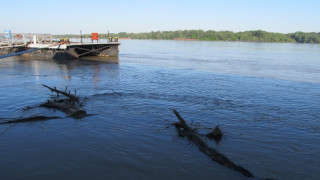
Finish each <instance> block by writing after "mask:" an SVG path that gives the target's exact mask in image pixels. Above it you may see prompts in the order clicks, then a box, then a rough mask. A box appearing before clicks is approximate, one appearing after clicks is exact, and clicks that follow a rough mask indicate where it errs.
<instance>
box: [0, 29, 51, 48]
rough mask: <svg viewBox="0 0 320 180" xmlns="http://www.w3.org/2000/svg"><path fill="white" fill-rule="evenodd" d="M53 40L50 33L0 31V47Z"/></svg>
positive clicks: (45, 42)
mask: <svg viewBox="0 0 320 180" xmlns="http://www.w3.org/2000/svg"><path fill="white" fill-rule="evenodd" d="M52 42H53V36H52V35H51V34H31V33H28V34H22V33H11V34H6V33H0V47H2V48H4V47H6V48H7V47H18V46H26V45H27V44H30V43H34V44H47V43H52Z"/></svg>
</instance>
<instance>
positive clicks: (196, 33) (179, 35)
mask: <svg viewBox="0 0 320 180" xmlns="http://www.w3.org/2000/svg"><path fill="white" fill-rule="evenodd" d="M86 36H87V37H89V36H90V35H89V34H85V35H83V37H86ZM100 36H101V37H107V36H108V34H103V33H102V34H100ZM109 36H112V37H119V38H132V39H159V40H172V39H198V40H202V41H243V42H284V43H320V32H318V33H317V32H308V33H307V32H295V33H288V34H283V33H274V32H267V31H262V30H256V31H244V32H232V31H213V30H209V31H204V30H178V31H151V32H145V33H127V32H120V33H110V34H109ZM56 37H69V38H70V37H76V38H79V37H80V35H56Z"/></svg>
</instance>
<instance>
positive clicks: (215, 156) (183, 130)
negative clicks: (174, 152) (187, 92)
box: [173, 110, 254, 177]
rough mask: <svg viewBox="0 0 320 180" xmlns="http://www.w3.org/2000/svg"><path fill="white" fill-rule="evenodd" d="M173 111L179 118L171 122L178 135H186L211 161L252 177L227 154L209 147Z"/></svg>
mask: <svg viewBox="0 0 320 180" xmlns="http://www.w3.org/2000/svg"><path fill="white" fill-rule="evenodd" d="M173 113H174V114H175V115H176V116H177V118H178V119H179V122H177V123H174V124H173V125H174V126H175V127H176V129H177V131H178V133H179V135H181V136H183V137H186V138H188V140H190V141H192V142H193V143H194V144H195V145H196V146H198V148H199V150H200V151H201V152H203V153H204V154H206V155H207V156H209V157H210V158H211V159H212V160H213V161H216V162H217V163H219V164H221V165H223V166H226V167H228V168H230V169H233V170H235V171H238V172H240V173H242V174H243V175H245V176H246V177H254V175H253V174H252V173H250V172H249V171H248V170H246V169H245V168H243V167H242V166H240V165H237V164H235V163H234V162H232V161H231V160H230V159H229V158H228V157H227V156H225V155H223V154H221V153H220V152H219V151H217V150H215V149H213V148H211V147H209V146H208V144H207V143H206V142H205V141H204V140H203V139H202V138H201V135H200V134H198V132H197V130H196V129H193V128H191V127H189V126H188V125H187V124H186V122H185V120H184V119H183V118H182V117H181V116H180V114H179V113H178V112H177V111H176V110H173Z"/></svg>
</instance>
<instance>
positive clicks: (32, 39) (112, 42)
mask: <svg viewBox="0 0 320 180" xmlns="http://www.w3.org/2000/svg"><path fill="white" fill-rule="evenodd" d="M92 34H97V33H92ZM98 40H99V39H98V37H94V38H91V41H92V42H82V40H81V42H71V41H70V40H69V39H68V38H65V39H59V40H55V39H54V38H53V37H52V35H50V34H10V35H8V34H0V55H11V54H12V55H15V54H19V55H20V54H23V55H24V56H37V57H41V58H53V59H78V58H82V57H86V56H107V57H116V56H118V55H119V45H120V43H119V42H118V39H112V38H108V40H107V42H99V41H98ZM23 52H26V53H23Z"/></svg>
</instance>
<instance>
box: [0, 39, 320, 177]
mask: <svg viewBox="0 0 320 180" xmlns="http://www.w3.org/2000/svg"><path fill="white" fill-rule="evenodd" d="M121 43H122V45H121V47H120V50H121V52H120V56H119V58H106V59H105V58H104V59H101V58H94V57H90V58H87V57H86V58H85V59H80V60H68V61H66V60H53V59H47V60H41V59H32V58H25V57H11V58H7V59H2V60H1V61H0V79H1V84H0V94H1V96H0V107H1V108H0V116H1V119H0V120H2V119H8V118H18V117H20V116H22V117H28V116H31V115H47V116H60V117H62V119H57V120H49V121H43V122H34V123H20V124H14V125H1V126H0V144H1V146H0V159H1V162H0V179H44V178H45V179H62V178H63V179H76V178H77V179H131V178H132V177H134V178H135V179H150V178H153V179H213V178H214V179H246V178H245V177H243V176H242V175H241V174H240V173H237V172H234V171H232V170H229V169H227V168H225V167H223V166H221V165H219V164H217V163H215V162H212V161H211V160H210V159H209V158H207V157H206V156H205V155H203V154H202V153H201V152H199V150H198V149H197V148H196V147H195V146H192V145H190V144H189V142H188V141H187V140H184V139H181V138H179V137H178V136H177V133H176V131H175V129H174V128H173V127H169V128H167V126H168V125H170V124H171V123H172V122H175V121H176V117H175V116H174V115H173V113H172V109H173V108H175V109H177V110H178V111H179V112H180V113H181V115H182V116H183V117H184V118H185V119H186V120H187V121H188V123H191V122H192V121H193V126H194V127H197V128H198V129H199V131H200V132H202V133H205V132H207V131H208V128H213V127H215V126H216V125H218V124H219V126H220V127H221V129H222V131H223V132H224V134H225V138H223V139H222V141H221V142H220V144H219V145H216V144H215V143H213V142H212V143H211V142H209V144H210V146H212V147H216V148H217V149H218V150H219V151H220V152H222V153H224V154H225V155H227V156H228V157H230V158H231V159H232V160H233V161H235V162H236V163H238V164H240V165H242V166H243V167H245V168H246V169H248V170H250V171H251V172H252V173H253V174H254V175H256V176H258V177H261V178H275V179H316V178H318V177H319V176H320V174H319V172H320V167H319V159H320V155H319V149H320V139H319V134H320V126H319V119H320V113H319V112H320V111H319V110H320V109H319V108H320V107H319V98H320V94H319V92H320V83H319V80H318V79H317V78H315V77H319V73H320V72H319V69H320V68H319V67H320V66H319V59H320V55H319V52H320V51H319V46H317V45H310V46H309V45H299V44H272V43H237V42H236V43H231V42H180V41H179V42H177V41H134V40H131V41H123V42H121ZM302 60H303V61H302ZM41 84H47V85H50V86H56V87H57V88H59V89H64V88H65V87H66V86H68V88H69V89H72V90H74V89H77V94H79V97H80V98H81V101H83V102H84V103H85V106H84V108H85V109H86V111H87V112H88V113H89V114H94V116H90V117H86V118H83V119H80V120H75V119H72V118H70V117H67V116H66V115H65V114H64V113H62V112H59V111H53V110H48V109H45V108H42V107H37V106H38V105H39V104H41V103H43V102H45V101H46V100H47V99H48V98H50V96H51V95H52V94H51V92H50V91H48V90H47V89H46V88H44V87H42V85H41ZM115 92H116V93H115ZM26 107H33V108H29V109H28V108H27V109H26ZM301 164H303V166H302V165H301Z"/></svg>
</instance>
